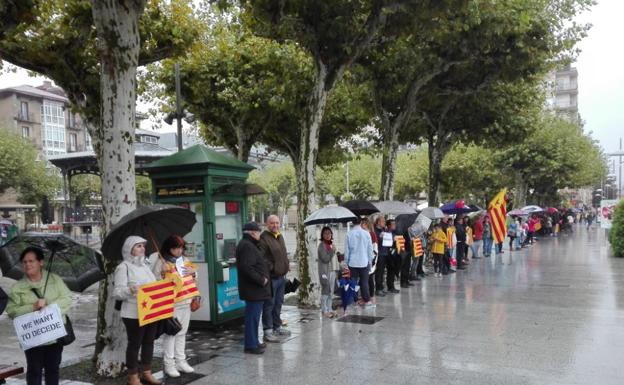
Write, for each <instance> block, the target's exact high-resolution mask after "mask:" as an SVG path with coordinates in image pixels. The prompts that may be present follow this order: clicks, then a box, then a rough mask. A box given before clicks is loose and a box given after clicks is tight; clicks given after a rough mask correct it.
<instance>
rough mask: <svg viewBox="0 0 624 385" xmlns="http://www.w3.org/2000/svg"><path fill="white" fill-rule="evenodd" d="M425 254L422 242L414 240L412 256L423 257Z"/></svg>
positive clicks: (417, 239)
mask: <svg viewBox="0 0 624 385" xmlns="http://www.w3.org/2000/svg"><path fill="white" fill-rule="evenodd" d="M423 254H424V251H423V247H422V240H421V239H420V238H414V239H412V256H413V257H414V258H419V257H422V255H423Z"/></svg>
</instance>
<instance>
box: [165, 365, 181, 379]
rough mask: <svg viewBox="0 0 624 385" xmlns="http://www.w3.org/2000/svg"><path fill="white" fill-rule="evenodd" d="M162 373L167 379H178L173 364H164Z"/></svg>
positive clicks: (177, 373) (178, 373)
mask: <svg viewBox="0 0 624 385" xmlns="http://www.w3.org/2000/svg"><path fill="white" fill-rule="evenodd" d="M164 371H165V374H166V375H167V377H172V378H176V377H180V372H178V369H176V365H175V364H171V363H166V364H165V369H164Z"/></svg>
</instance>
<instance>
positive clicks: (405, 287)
mask: <svg viewBox="0 0 624 385" xmlns="http://www.w3.org/2000/svg"><path fill="white" fill-rule="evenodd" d="M412 286H413V285H412ZM401 287H402V288H403V289H407V288H409V287H410V285H408V284H407V283H402V284H401Z"/></svg>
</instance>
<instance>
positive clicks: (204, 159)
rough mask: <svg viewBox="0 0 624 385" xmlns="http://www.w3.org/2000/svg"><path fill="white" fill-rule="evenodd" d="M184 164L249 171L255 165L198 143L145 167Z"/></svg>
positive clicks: (178, 165)
mask: <svg viewBox="0 0 624 385" xmlns="http://www.w3.org/2000/svg"><path fill="white" fill-rule="evenodd" d="M184 165H187V166H191V165H213V166H222V167H228V168H238V169H243V170H247V171H250V170H253V169H254V167H253V166H250V165H248V164H247V163H245V162H241V161H240V160H238V159H236V158H234V157H232V156H229V155H223V154H219V153H218V152H216V151H214V150H211V149H209V148H208V147H206V146H203V145H201V144H196V145H195V146H192V147H189V148H187V149H185V150H182V151H180V152H176V153H175V154H173V155H170V156H168V157H166V158H163V159H160V160H157V161H155V162H153V163H150V164H148V165H146V166H145V169H146V170H150V169H157V168H165V167H180V166H184Z"/></svg>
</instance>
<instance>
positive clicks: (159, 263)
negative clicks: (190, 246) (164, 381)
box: [150, 235, 195, 377]
mask: <svg viewBox="0 0 624 385" xmlns="http://www.w3.org/2000/svg"><path fill="white" fill-rule="evenodd" d="M184 245H185V242H184V239H183V238H182V237H180V236H178V235H172V236H170V237H169V238H167V239H165V241H164V242H163V244H162V246H161V247H160V255H158V253H155V254H156V255H151V256H150V264H151V267H152V272H153V273H154V275H155V276H156V277H158V279H162V278H164V277H165V274H167V273H168V272H175V273H180V272H178V271H177V268H176V261H177V260H178V258H183V261H185V262H186V258H185V257H183V256H182V253H183V252H184ZM188 275H193V276H195V271H192V270H190V269H189V268H186V269H185V271H184V272H182V273H180V276H188ZM191 301H192V299H191V298H188V299H184V300H182V301H179V302H176V304H175V307H174V310H173V311H174V313H173V314H174V317H175V318H177V319H178V321H180V324H181V325H182V330H180V331H179V332H178V334H176V335H175V336H170V335H167V334H163V361H164V367H165V374H166V375H167V376H169V377H180V373H193V372H194V371H195V370H194V369H193V367H192V366H190V365H189V364H188V362H187V361H186V354H185V352H184V350H185V347H186V332H187V331H188V326H189V322H190V320H191Z"/></svg>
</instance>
